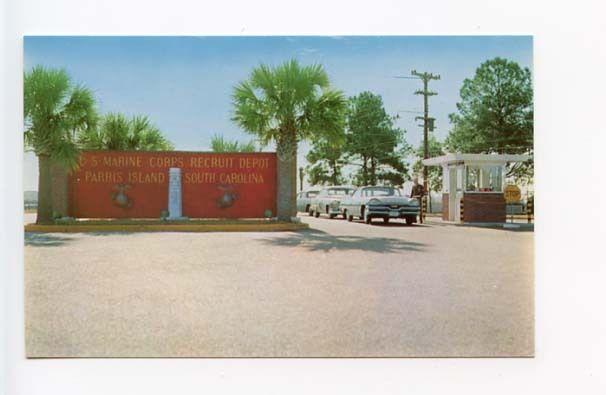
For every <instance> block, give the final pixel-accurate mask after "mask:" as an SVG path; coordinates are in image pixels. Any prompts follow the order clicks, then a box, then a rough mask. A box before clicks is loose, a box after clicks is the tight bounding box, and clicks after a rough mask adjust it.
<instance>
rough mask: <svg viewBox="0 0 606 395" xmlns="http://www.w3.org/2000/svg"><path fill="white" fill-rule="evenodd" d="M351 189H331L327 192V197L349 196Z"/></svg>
mask: <svg viewBox="0 0 606 395" xmlns="http://www.w3.org/2000/svg"><path fill="white" fill-rule="evenodd" d="M350 192H351V189H349V188H331V189H329V190H328V194H329V195H338V196H346V195H349V194H350Z"/></svg>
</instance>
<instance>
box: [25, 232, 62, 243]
mask: <svg viewBox="0 0 606 395" xmlns="http://www.w3.org/2000/svg"><path fill="white" fill-rule="evenodd" d="M69 241H72V239H71V238H69V237H65V236H59V235H56V234H49V233H27V232H26V233H25V245H26V246H33V247H57V246H61V245H64V244H65V243H67V242H69Z"/></svg>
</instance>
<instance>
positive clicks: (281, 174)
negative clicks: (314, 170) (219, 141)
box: [232, 60, 346, 220]
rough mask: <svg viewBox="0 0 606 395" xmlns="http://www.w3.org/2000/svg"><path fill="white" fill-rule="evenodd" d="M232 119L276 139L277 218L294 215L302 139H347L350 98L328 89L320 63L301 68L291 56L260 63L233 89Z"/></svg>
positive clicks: (262, 137)
mask: <svg viewBox="0 0 606 395" xmlns="http://www.w3.org/2000/svg"><path fill="white" fill-rule="evenodd" d="M233 104H234V107H235V111H234V115H233V118H232V119H233V121H234V122H236V124H238V125H239V126H240V127H242V128H243V129H245V130H246V131H248V132H250V133H253V134H255V135H257V136H258V137H259V140H260V141H261V144H262V145H267V144H269V143H270V142H275V143H276V152H277V155H278V213H277V215H278V218H279V219H281V220H290V218H291V217H294V216H296V193H297V190H296V184H297V182H296V180H297V144H298V142H299V141H301V140H304V139H316V138H328V139H333V140H340V139H342V138H343V124H344V113H345V109H346V99H345V97H344V95H343V93H342V92H340V91H337V90H333V89H331V88H330V85H329V81H328V75H327V74H326V72H325V71H324V69H323V67H322V66H320V65H312V66H304V67H302V66H300V65H299V63H298V62H297V61H296V60H290V61H288V62H286V63H284V64H282V65H280V66H277V67H273V68H272V67H269V66H266V65H263V64H262V65H260V66H259V67H257V68H255V69H254V70H253V71H252V73H251V75H250V78H249V79H248V80H247V81H243V82H240V83H239V84H238V85H237V86H236V87H235V88H234V92H233Z"/></svg>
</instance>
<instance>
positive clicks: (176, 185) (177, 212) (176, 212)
mask: <svg viewBox="0 0 606 395" xmlns="http://www.w3.org/2000/svg"><path fill="white" fill-rule="evenodd" d="M182 218H183V216H182V213H181V169H180V168H178V167H171V168H170V169H169V170H168V219H182Z"/></svg>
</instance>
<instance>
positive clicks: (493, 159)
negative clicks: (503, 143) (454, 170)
mask: <svg viewBox="0 0 606 395" xmlns="http://www.w3.org/2000/svg"><path fill="white" fill-rule="evenodd" d="M530 158H531V156H530V155H525V154H519V155H514V154H446V155H442V156H436V157H433V158H427V159H423V164H424V165H425V166H441V165H447V164H451V163H465V164H473V163H475V164H479V163H485V164H505V163H507V162H524V161H527V160H529V159H530Z"/></svg>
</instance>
